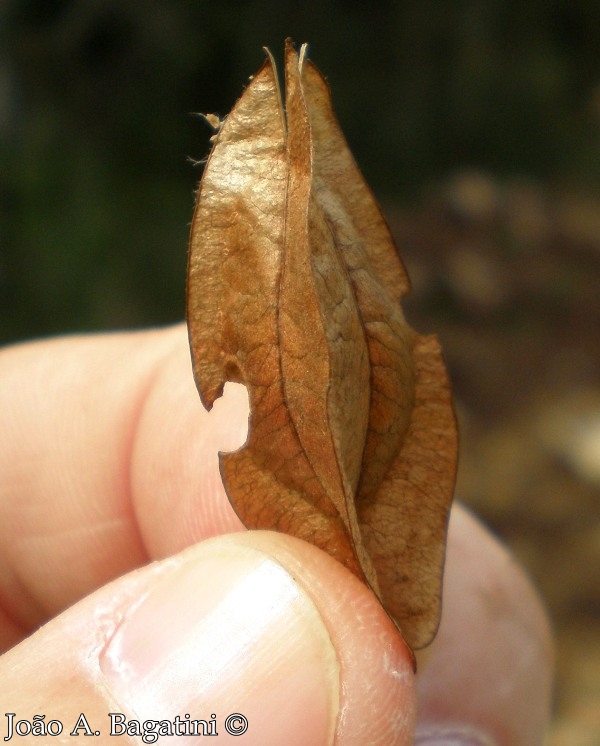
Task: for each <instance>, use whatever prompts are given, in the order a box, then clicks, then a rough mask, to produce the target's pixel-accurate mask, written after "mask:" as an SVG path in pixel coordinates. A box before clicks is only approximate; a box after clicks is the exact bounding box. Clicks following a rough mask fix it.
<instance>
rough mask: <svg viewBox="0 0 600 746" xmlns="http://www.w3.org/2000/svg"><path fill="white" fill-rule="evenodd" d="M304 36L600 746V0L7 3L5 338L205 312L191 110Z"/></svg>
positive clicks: (0, 208)
mask: <svg viewBox="0 0 600 746" xmlns="http://www.w3.org/2000/svg"><path fill="white" fill-rule="evenodd" d="M286 36H291V37H292V38H294V39H295V40H296V41H297V42H299V43H300V42H303V41H308V42H310V50H311V57H312V59H313V60H314V61H315V62H316V63H317V65H318V66H319V67H320V69H321V70H322V71H323V72H324V73H325V74H326V76H327V77H328V80H329V82H330V85H331V88H332V90H333V96H334V103H335V106H336V110H337V113H338V116H339V119H340V121H341V124H342V127H343V129H344V131H345V133H346V136H347V138H348V140H349V142H350V145H351V148H352V150H353V152H354V153H355V155H356V158H357V160H358V162H359V164H360V166H361V168H362V170H363V172H364V173H365V175H366V177H367V179H368V181H369V182H370V184H371V186H372V187H373V189H374V191H375V193H376V194H377V195H378V197H379V198H380V200H381V202H382V204H383V207H384V211H385V212H386V215H387V216H388V219H389V222H390V225H391V228H392V230H393V232H394V234H395V236H396V238H397V243H398V246H399V250H400V253H401V255H402V256H403V258H404V260H405V262H406V264H407V266H408V269H409V272H410V274H411V276H412V278H413V282H414V293H413V296H412V297H411V299H410V300H409V302H408V303H407V310H408V314H409V317H410V319H411V322H412V323H413V325H414V326H415V327H416V328H417V329H419V330H420V331H426V332H429V331H436V332H437V333H438V334H439V335H440V337H441V339H442V342H443V345H444V349H445V351H446V356H447V360H448V365H449V369H450V373H451V376H452V378H453V380H454V384H455V390H456V399H457V405H458V410H459V416H460V420H461V433H462V450H461V467H460V473H459V482H458V493H459V495H460V496H461V497H462V498H463V499H465V500H466V502H467V503H469V504H470V505H471V506H473V507H474V508H475V509H477V511H478V512H479V513H481V514H482V515H483V516H484V517H485V519H486V520H487V521H488V523H490V524H491V525H492V527H493V528H494V529H495V530H496V531H497V532H498V533H500V534H501V535H502V536H503V538H504V539H505V540H507V541H508V542H509V543H510V544H511V546H512V548H513V550H514V551H515V552H516V553H517V555H518V556H519V557H520V559H521V560H522V561H523V562H524V564H525V565H526V567H527V568H528V570H529V572H530V573H531V574H532V576H533V577H534V579H535V581H536V583H537V585H538V586H539V587H540V589H541V591H542V593H543V595H544V597H545V599H546V602H547V603H548V605H549V607H550V610H551V613H552V616H553V619H554V622H555V625H556V628H557V634H558V639H559V648H558V663H559V669H558V670H559V678H558V686H557V695H556V712H557V717H556V723H555V726H554V728H553V730H552V734H551V741H550V743H551V745H552V746H562V744H574V743H578V744H598V743H600V714H599V713H600V639H599V638H600V636H599V635H598V629H599V627H598V625H599V622H600V569H599V568H600V511H599V509H598V504H599V503H598V498H599V496H600V385H599V382H598V379H599V376H598V370H599V367H600V351H599V347H600V346H599V345H598V335H599V332H598V329H599V328H600V302H599V289H600V261H599V260H600V199H599V197H598V185H599V184H600V2H597V1H596V0H585V1H584V0H569V1H568V2H567V1H557V0H526V1H525V2H524V1H523V0H520V1H517V0H487V1H486V0H480V1H476V0H471V1H466V0H463V1H460V0H457V1H456V2H440V1H439V0H435V1H434V0H402V1H401V2H400V1H399V2H373V3H367V2H365V0H353V1H349V2H341V0H339V1H338V2H334V1H333V0H309V1H308V2H302V3H299V2H288V1H286V0H279V1H278V2H274V1H269V0H263V1H262V2H258V1H257V2H241V1H239V2H220V3H217V2H204V1H202V0H198V1H196V2H194V1H192V0H185V1H184V0H171V1H170V2H169V1H167V0H144V1H142V0H102V1H97V0H70V1H69V0H0V343H2V342H9V341H14V340H19V339H23V338H28V337H33V336H42V335H48V334H55V333H64V332H71V331H84V330H97V329H110V328H126V327H139V326H144V325H153V324H162V323H166V322H172V321H176V320H180V319H182V318H183V314H184V303H185V300H184V296H185V263H186V244H187V233H188V226H189V221H190V219H191V213H192V207H193V192H194V189H195V186H196V183H197V181H198V179H199V176H200V173H201V170H200V168H199V167H198V166H194V165H192V163H191V162H190V159H192V160H195V161H197V160H201V159H202V158H203V157H204V156H205V155H206V152H207V148H208V138H209V135H210V131H209V129H208V127H207V126H206V125H205V124H204V123H203V122H202V121H201V120H200V119H199V118H197V117H194V116H192V114H191V112H197V111H203V112H216V113H218V114H220V115H225V114H226V113H227V112H228V111H229V110H230V109H231V107H232V105H233V103H234V102H235V100H236V99H237V98H238V96H239V95H240V93H241V91H242V89H243V86H244V85H245V83H246V82H247V80H248V77H249V75H251V74H252V73H254V72H255V71H256V70H257V69H258V68H259V66H260V65H261V63H262V60H263V59H264V54H263V52H262V50H261V47H262V46H263V45H267V46H269V47H270V48H271V49H272V50H273V51H274V53H275V54H276V57H278V58H281V52H282V48H283V40H284V38H285V37H286Z"/></svg>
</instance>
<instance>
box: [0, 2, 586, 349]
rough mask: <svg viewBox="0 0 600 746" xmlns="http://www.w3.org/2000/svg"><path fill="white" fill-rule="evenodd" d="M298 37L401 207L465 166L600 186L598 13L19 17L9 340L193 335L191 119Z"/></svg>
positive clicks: (568, 5)
mask: <svg viewBox="0 0 600 746" xmlns="http://www.w3.org/2000/svg"><path fill="white" fill-rule="evenodd" d="M286 36H292V37H293V38H294V39H295V40H296V41H298V42H302V41H305V40H306V41H309V42H310V43H311V50H312V54H311V56H312V58H313V59H314V60H315V61H316V63H317V64H318V66H319V67H320V68H321V69H322V70H323V71H324V72H325V74H326V75H327V76H328V78H329V81H330V83H331V86H332V89H333V94H334V101H335V103H336V108H337V112H338V115H339V117H340V120H341V122H342V126H343V128H344V131H345V132H346V135H347V137H348V139H349V141H350V144H351V147H352V149H353V151H354V152H355V154H356V157H357V160H358V161H359V163H360V165H361V167H362V169H363V171H364V172H365V175H366V176H367V178H368V180H369V181H370V182H371V184H372V186H373V188H374V190H375V191H376V192H377V193H378V195H379V196H383V197H385V198H386V199H387V200H404V201H406V200H407V199H414V198H415V197H417V196H418V194H419V192H420V190H421V189H422V188H423V187H424V186H425V185H427V184H429V183H431V182H433V181H436V180H437V179H439V178H440V177H441V176H443V175H445V174H447V173H449V172H452V171H453V170H454V169H456V168H458V167H463V166H471V167H478V168H481V169H484V170H487V171H491V172H493V173H495V174H500V175H502V174H505V175H512V174H527V175H531V176H534V177H536V178H540V179H544V180H547V179H576V180H590V181H592V182H593V181H594V180H597V179H598V176H599V175H600V174H599V173H598V170H599V163H600V159H599V157H598V156H599V155H600V152H599V150H600V142H599V138H598V127H599V122H600V87H599V83H600V66H599V62H600V59H599V50H600V2H598V1H597V0H585V2H584V0H569V2H567V1H566V0H561V1H559V0H526V1H525V2H523V0H520V1H518V0H479V1H477V0H456V1H455V2H439V1H438V0H435V1H434V0H402V1H398V0H395V1H394V0H388V1H386V2H375V3H366V2H364V0H360V1H359V0H347V1H346V2H342V0H307V2H302V3H298V2H289V0H278V1H277V2H273V0H257V1H256V2H242V0H237V1H236V2H222V3H214V2H208V1H205V0H3V3H2V4H0V341H7V340H12V339H17V338H20V337H26V336H31V335H41V334H49V333H55V332H60V331H69V330H73V331H74V330H86V329H99V328H115V327H118V326H121V327H123V326H137V325H144V324H158V323H163V322H168V321H173V320H176V319H180V318H181V317H182V315H183V312H184V295H185V290H184V280H185V261H186V241H187V229H188V225H189V221H190V219H191V212H192V205H193V190H194V188H195V182H196V181H197V180H198V177H199V173H200V171H199V169H198V168H194V167H193V166H192V165H191V163H190V162H189V159H188V158H192V159H195V160H200V159H202V158H203V157H204V155H205V153H206V150H207V147H208V137H209V134H210V133H209V131H208V128H207V127H206V125H204V124H203V123H202V122H201V121H200V120H198V119H197V118H194V117H192V116H190V112H192V111H198V110H200V111H215V112H218V113H220V114H222V115H223V114H225V113H227V112H228V111H229V110H230V108H231V106H232V104H233V103H234V101H235V100H236V98H237V97H238V96H239V94H240V92H241V90H242V87H243V85H244V83H245V81H246V80H247V78H248V75H249V74H251V73H252V72H254V71H256V70H257V68H258V67H259V65H260V63H261V61H262V59H263V53H262V51H261V47H262V46H263V45H268V46H269V47H271V49H272V50H273V51H274V52H276V56H278V57H281V50H282V45H283V39H284V38H285V37H286Z"/></svg>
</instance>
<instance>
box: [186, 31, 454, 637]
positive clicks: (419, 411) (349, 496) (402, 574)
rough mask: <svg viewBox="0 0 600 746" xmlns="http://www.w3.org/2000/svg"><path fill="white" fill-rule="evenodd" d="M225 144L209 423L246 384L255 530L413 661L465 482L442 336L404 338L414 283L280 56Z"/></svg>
mask: <svg viewBox="0 0 600 746" xmlns="http://www.w3.org/2000/svg"><path fill="white" fill-rule="evenodd" d="M285 87H286V104H285V113H284V108H283V103H282V101H281V94H280V91H279V84H278V81H277V75H276V71H275V66H274V63H273V60H272V58H271V57H270V55H269V56H268V59H267V60H266V62H265V63H264V65H263V66H262V68H261V69H260V70H259V72H258V73H257V74H256V75H255V76H254V78H253V79H252V81H251V82H250V84H249V85H248V87H247V89H246V90H245V92H244V94H243V95H242V97H241V98H240V100H239V101H238V102H237V104H236V106H235V107H234V109H233V111H232V112H231V114H229V116H228V117H227V118H226V119H225V120H224V121H223V122H222V124H221V127H220V129H219V132H218V133H217V135H216V136H215V144H214V147H213V149H212V152H211V154H210V157H209V160H208V163H207V165H206V169H205V172H204V176H203V178H202V181H201V184H200V189H199V194H198V201H197V204H196V211H195V214H194V219H193V224H192V232H191V239H190V257H189V274H188V325H189V333H190V343H191V347H192V356H193V361H194V371H195V378H196V382H197V385H198V389H199V391H200V396H201V398H202V401H203V403H204V405H205V406H206V407H207V408H211V407H212V404H213V402H214V401H215V399H216V398H217V397H219V396H220V395H221V394H222V392H223V386H224V384H225V382H226V381H238V382H241V383H243V384H245V385H246V387H247V389H248V392H249V398H250V412H251V413H250V428H249V434H248V439H247V442H246V444H245V446H244V447H243V448H242V449H240V450H239V451H237V452H235V453H229V454H222V455H221V472H222V475H223V480H224V483H225V487H226V490H227V493H228V495H229V498H230V500H231V502H232V505H233V506H234V508H235V510H236V511H237V513H238V515H239V516H240V518H241V520H242V521H243V523H244V524H245V525H246V526H247V527H248V528H263V529H275V530H278V531H283V532H286V533H289V534H292V535H294V536H297V537H299V538H301V539H304V540H306V541H309V542H310V543H312V544H315V545H316V546H318V547H320V548H321V549H323V550H325V551H326V552H328V553H329V554H331V555H332V556H334V557H335V558H336V559H338V560H339V561H340V562H342V563H343V564H344V565H345V566H346V567H347V568H348V569H350V570H351V571H352V572H353V573H354V574H355V575H357V576H358V577H359V578H360V579H361V580H363V581H365V582H367V583H368V585H369V586H370V587H371V588H372V589H373V591H374V592H375V593H376V594H377V595H378V597H379V598H380V600H381V602H382V604H383V606H384V608H385V609H386V610H387V611H388V613H389V614H390V616H391V617H392V618H393V619H394V620H395V621H396V623H397V624H398V626H399V627H400V628H401V630H402V634H403V635H404V637H405V639H406V641H407V642H408V643H409V644H410V645H411V646H412V647H413V648H420V647H423V646H424V645H426V644H428V642H430V640H431V639H432V637H433V636H434V634H435V630H436V628H437V624H438V620H439V614H440V596H441V577H442V569H443V558H444V547H445V534H446V525H447V517H448V511H449V507H450V502H451V499H452V490H453V486H454V475H455V467H456V453H457V443H456V427H455V421H454V414H453V410H452V401H451V394H450V387H449V383H448V379H447V376H446V372H445V369H444V365H443V362H442V359H441V353H440V349H439V345H438V343H437V341H436V339H435V338H434V337H421V336H419V335H417V334H415V332H414V331H413V330H412V329H411V328H410V327H409V326H408V325H407V323H406V321H405V319H404V316H403V314H402V311H401V308H400V305H399V301H400V298H401V297H402V295H403V294H404V293H405V292H406V291H407V290H408V288H409V283H408V278H407V276H406V272H405V270H404V268H403V266H402V264H401V262H400V259H399V257H398V255H397V252H396V249H395V247H394V244H393V241H392V238H391V236H390V233H389V230H388V228H387V226H386V224H385V221H384V219H383V217H382V215H381V212H380V210H379V208H378V206H377V203H376V202H375V200H374V198H373V196H372V194H371V192H370V190H369V188H368V186H367V185H366V183H365V182H364V180H363V178H362V176H361V174H360V172H359V170H358V168H357V166H356V164H355V162H354V160H353V158H352V155H351V153H350V151H349V149H348V146H347V144H346V141H345V139H344V137H343V135H342V132H341V130H340V128H339V125H338V123H337V121H336V118H335V115H334V113H333V110H332V107H331V101H330V95H329V90H328V87H327V84H326V83H325V81H324V79H323V77H322V76H321V74H320V73H319V71H318V70H317V69H316V67H314V65H312V63H311V62H310V61H309V60H307V59H306V58H305V47H303V48H302V50H301V52H300V56H298V55H297V53H296V52H295V50H294V49H293V47H292V45H291V43H289V42H288V43H287V45H286V57H285Z"/></svg>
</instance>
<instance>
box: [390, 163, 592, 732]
mask: <svg viewBox="0 0 600 746" xmlns="http://www.w3.org/2000/svg"><path fill="white" fill-rule="evenodd" d="M385 212H386V215H387V216H388V219H389V221H390V225H391V228H392V231H393V233H394V235H395V237H396V240H397V244H398V248H399V251H400V254H401V256H402V257H403V259H404V261H405V264H406V265H407V268H408V270H409V273H410V275H411V279H412V281H413V293H412V295H411V297H410V298H409V299H408V300H407V302H406V303H405V308H406V311H407V315H408V317H409V320H410V322H411V324H412V325H413V326H414V327H415V328H416V329H417V330H418V331H419V332H421V333H426V332H427V333H429V332H435V333H437V334H438V336H439V337H440V338H441V341H442V344H443V348H444V353H445V356H446V360H447V363H448V367H449V370H450V374H451V377H452V379H453V382H454V389H455V395H456V403H457V409H458V416H459V422H460V431H461V452H460V454H461V455H460V466H459V475H458V484H457V495H458V496H459V498H460V499H461V500H463V501H464V502H465V503H467V504H468V505H470V506H471V507H472V508H473V509H474V510H475V511H476V512H477V513H478V514H479V515H480V516H481V517H482V518H483V519H484V520H485V521H486V522H487V523H488V524H489V525H490V526H491V527H492V528H493V530H494V531H495V532H496V533H497V534H499V535H500V536H501V537H502V538H503V539H504V540H505V541H506V542H507V543H508V544H509V545H510V546H511V547H512V549H513V551H514V552H515V554H516V555H517V557H518V558H519V559H520V560H521V561H522V563H523V564H524V566H525V567H526V568H527V570H528V571H529V573H530V575H531V577H532V578H533V580H534V582H535V583H536V585H537V587H538V588H539V590H540V592H541V594H542V596H543V598H544V599H545V601H546V604H547V606H548V609H549V612H550V615H551V618H552V620H553V624H554V627H555V630H556V635H557V682H556V694H555V721H554V724H553V726H552V728H551V731H550V734H549V737H548V745H549V746H567V744H568V745H569V746H572V745H573V744H577V745H578V746H598V745H599V744H600V198H598V197H594V196H590V194H586V193H582V191H581V190H580V189H578V190H577V191H575V190H574V189H573V188H572V187H569V186H568V185H564V184H563V185H560V186H557V185H550V186H549V185H541V184H536V183H532V182H526V181H519V180H513V181H499V180H496V179H494V178H492V177H490V176H489V175H487V174H482V173H475V172H464V173H460V174H457V175H456V176H455V177H453V178H452V179H450V180H448V182H447V183H446V184H444V185H442V186H441V187H439V188H437V189H435V190H432V191H431V192H430V193H429V195H428V196H427V197H425V198H424V200H423V201H422V202H421V203H420V204H419V207H418V208H415V209H414V210H411V209H408V208H403V209H395V210H390V209H386V210H385Z"/></svg>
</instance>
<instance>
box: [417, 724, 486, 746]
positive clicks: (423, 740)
mask: <svg viewBox="0 0 600 746" xmlns="http://www.w3.org/2000/svg"><path fill="white" fill-rule="evenodd" d="M414 744H415V746H497V744H496V741H495V740H494V739H493V738H491V737H490V736H488V735H487V733H483V732H482V731H480V730H478V729H476V728H473V727H472V726H469V725H462V724H457V725H452V724H448V725H442V724H432V725H419V726H417V730H416V733H415V738H414Z"/></svg>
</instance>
